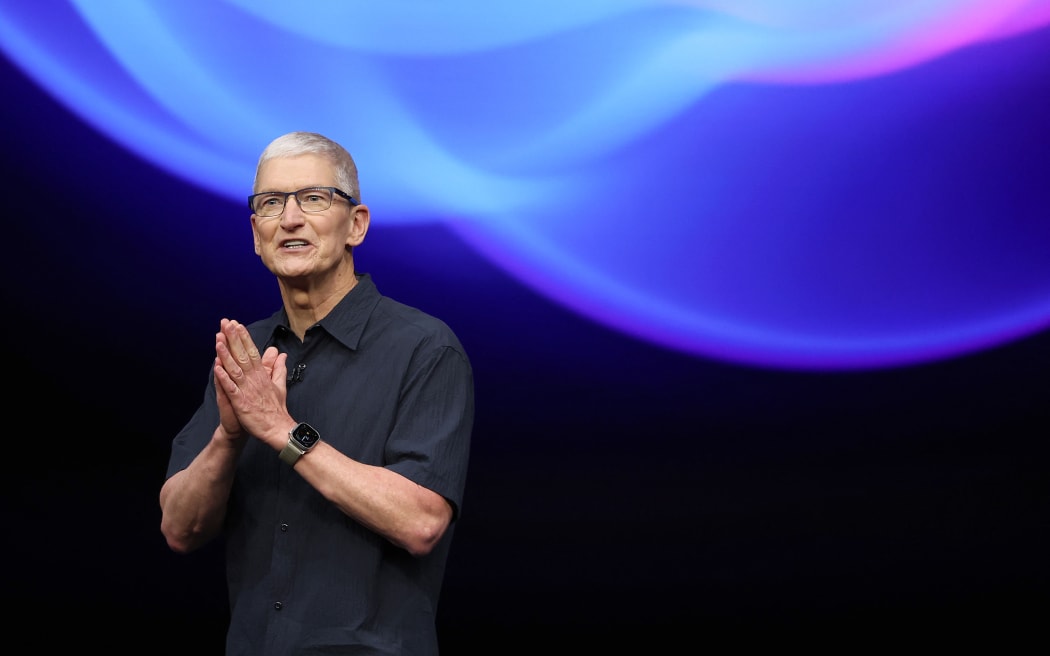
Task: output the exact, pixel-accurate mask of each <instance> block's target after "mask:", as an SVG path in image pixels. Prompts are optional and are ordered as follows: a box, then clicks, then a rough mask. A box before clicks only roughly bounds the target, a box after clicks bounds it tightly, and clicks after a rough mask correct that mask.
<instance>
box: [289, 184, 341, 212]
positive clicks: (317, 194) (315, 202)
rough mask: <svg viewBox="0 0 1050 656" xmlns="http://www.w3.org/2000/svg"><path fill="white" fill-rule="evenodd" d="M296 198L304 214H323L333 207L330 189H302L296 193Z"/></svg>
mask: <svg viewBox="0 0 1050 656" xmlns="http://www.w3.org/2000/svg"><path fill="white" fill-rule="evenodd" d="M295 198H296V200H298V201H299V207H300V208H301V209H302V210H303V211H304V212H323V211H324V210H326V209H328V208H329V207H331V206H332V192H331V190H328V189H322V188H314V189H301V190H299V191H297V192H295Z"/></svg>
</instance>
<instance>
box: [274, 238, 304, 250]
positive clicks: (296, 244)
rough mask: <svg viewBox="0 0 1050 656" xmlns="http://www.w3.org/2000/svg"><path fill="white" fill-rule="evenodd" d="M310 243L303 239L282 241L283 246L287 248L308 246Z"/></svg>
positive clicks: (294, 248)
mask: <svg viewBox="0 0 1050 656" xmlns="http://www.w3.org/2000/svg"><path fill="white" fill-rule="evenodd" d="M309 245H310V243H309V242H307V241H306V240H303V239H289V240H288V241H283V242H281V248H287V249H289V250H296V249H299V248H306V247H307V246H309Z"/></svg>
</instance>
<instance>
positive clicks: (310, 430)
mask: <svg viewBox="0 0 1050 656" xmlns="http://www.w3.org/2000/svg"><path fill="white" fill-rule="evenodd" d="M320 441H321V434H320V433H318V432H317V429H315V428H314V427H313V426H311V425H310V424H308V423H306V422H299V423H298V424H296V425H295V426H293V427H292V428H291V429H290V430H289V431H288V442H287V443H286V444H285V445H284V448H282V449H281V452H280V454H279V457H280V458H281V461H282V462H284V463H286V464H288V465H290V466H294V465H295V463H296V462H298V461H299V458H301V457H303V456H304V455H306V454H307V453H309V452H310V450H311V449H313V448H314V446H316V445H317V443H318V442H320Z"/></svg>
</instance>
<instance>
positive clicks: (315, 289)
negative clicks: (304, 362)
mask: <svg viewBox="0 0 1050 656" xmlns="http://www.w3.org/2000/svg"><path fill="white" fill-rule="evenodd" d="M296 283H297V281H289V280H280V281H278V285H279V286H280V289H281V299H282V301H283V302H284V309H285V312H287V313H288V323H289V325H290V326H291V328H292V332H294V333H295V334H296V336H298V337H299V339H300V340H302V339H304V338H305V336H306V331H307V329H309V328H310V326H312V325H314V324H315V323H317V322H318V321H320V320H321V319H324V318H325V317H326V316H328V313H329V312H331V311H332V308H334V307H335V306H336V305H338V304H339V301H341V300H343V298H344V297H345V296H346V295H347V294H349V293H350V291H351V290H352V289H353V288H354V287H356V286H357V275H355V274H351V275H349V276H343V277H341V278H339V279H338V280H337V281H336V284H331V285H317V284H315V283H314V282H313V281H308V282H307V284H305V285H299V284H296Z"/></svg>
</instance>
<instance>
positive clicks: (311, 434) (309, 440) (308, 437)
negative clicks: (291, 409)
mask: <svg viewBox="0 0 1050 656" xmlns="http://www.w3.org/2000/svg"><path fill="white" fill-rule="evenodd" d="M292 437H294V438H295V441H296V442H298V443H299V444H302V445H303V448H304V449H309V448H310V447H312V446H313V445H315V444H317V442H318V441H319V440H320V439H321V434H320V433H318V432H317V431H316V430H315V429H314V427H313V426H311V425H310V424H306V423H303V424H299V425H298V426H296V427H295V429H294V430H293V431H292Z"/></svg>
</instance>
